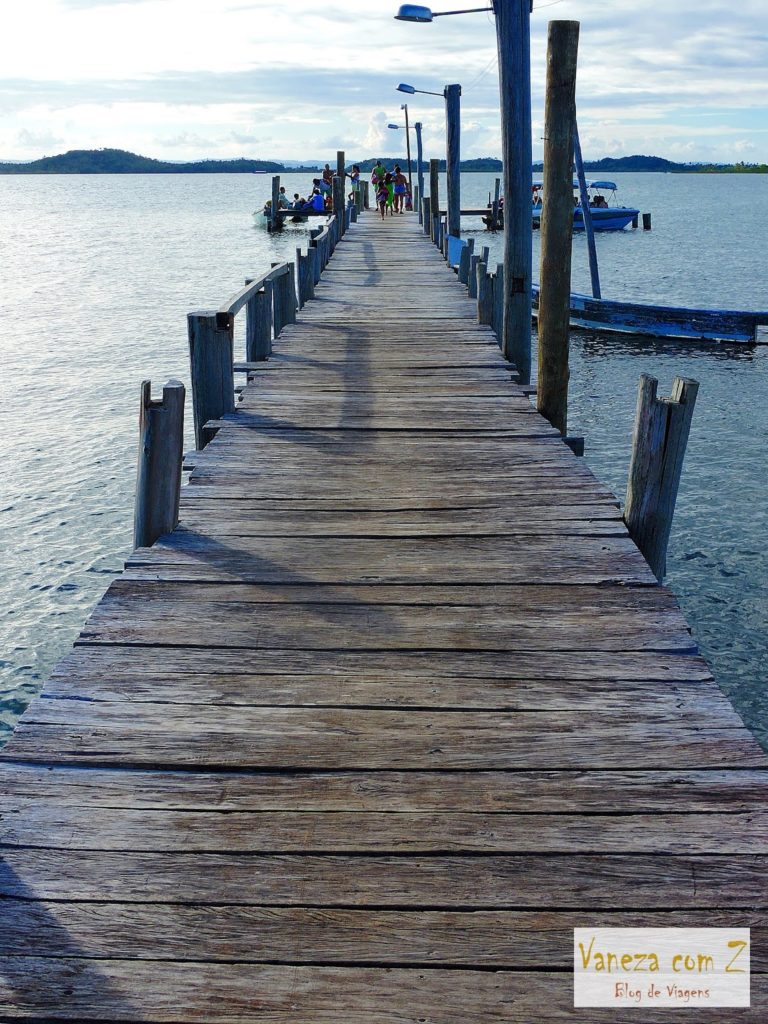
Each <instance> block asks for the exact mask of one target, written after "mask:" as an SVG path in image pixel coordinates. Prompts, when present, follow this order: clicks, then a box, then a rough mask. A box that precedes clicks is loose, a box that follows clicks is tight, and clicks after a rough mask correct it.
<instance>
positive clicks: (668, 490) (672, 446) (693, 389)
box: [624, 373, 699, 582]
mask: <svg viewBox="0 0 768 1024" xmlns="http://www.w3.org/2000/svg"><path fill="white" fill-rule="evenodd" d="M657 387H658V381H657V380H656V378H655V377H651V376H650V375H648V374H645V373H644V374H643V375H642V376H641V377H640V386H639V389H638V395H637V414H636V417H635V432H634V436H633V438H632V459H631V462H630V466H629V479H628V481H627V497H626V501H625V503H624V520H625V522H626V524H627V529H628V530H629V533H630V536H631V537H632V539H633V540H634V542H635V543H636V544H637V546H638V547H639V548H640V551H641V552H642V553H643V555H645V558H646V559H647V561H648V564H649V565H650V567H651V570H652V571H653V573H654V575H655V576H656V579H657V580H659V582H661V580H662V579H663V578H664V574H665V572H666V571H667V544H668V542H669V533H670V529H671V527H672V516H673V515H674V511H675V501H676V499H677V490H678V486H679V484H680V474H681V472H682V468H683V458H684V456H685V446H686V444H687V442H688V435H689V433H690V429H691V420H692V418H693V409H694V405H695V404H696V395H697V393H698V389H699V385H698V382H697V381H695V380H687V379H685V378H681V377H676V378H675V382H674V384H673V386H672V397H671V398H662V399H658V398H657V397H656V389H657Z"/></svg>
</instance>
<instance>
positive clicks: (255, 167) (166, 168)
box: [0, 149, 768, 174]
mask: <svg viewBox="0 0 768 1024" xmlns="http://www.w3.org/2000/svg"><path fill="white" fill-rule="evenodd" d="M333 156H334V157H335V154H333ZM395 160H397V161H398V162H399V163H400V164H401V165H403V166H405V163H406V159H405V157H397V158H394V159H392V160H390V161H388V162H395ZM356 162H357V163H358V164H359V166H360V169H361V171H363V172H367V171H370V170H372V168H373V166H374V164H375V163H376V161H375V159H372V158H369V159H367V160H358V161H356ZM329 163H330V164H331V166H332V167H333V166H335V161H334V160H333V159H331V158H330V157H329ZM351 163H352V161H347V166H350V164H351ZM412 163H413V161H412ZM584 168H585V170H587V171H590V172H595V171H597V172H600V173H604V172H608V173H611V174H613V173H615V172H617V171H619V172H620V171H655V172H665V173H667V174H768V164H746V163H743V162H739V163H735V164H712V163H685V164H681V163H675V162H674V161H673V160H665V159H664V158H663V157H660V156H622V157H603V158H602V159H601V160H587V161H585V163H584ZM319 169H320V165H318V164H307V165H306V166H294V165H291V166H286V165H285V164H282V163H279V162H277V161H274V160H246V159H244V158H240V159H238V160H195V161H192V162H190V163H174V162H173V161H170V160H155V159H153V158H152V157H148V156H138V155H137V154H136V153H129V152H127V151H126V150H123V149H71V150H69V152H67V153H61V154H59V155H58V156H45V157H42V159H40V160H32V161H30V162H29V163H0V174H294V173H302V172H304V171H307V172H314V171H318V170H319ZM461 169H462V170H463V171H485V172H488V173H490V172H498V173H501V170H502V164H501V160H497V159H496V158H495V157H490V156H486V157H477V158H475V159H472V160H462V161H461ZM440 170H441V171H444V170H445V160H441V161H440ZM541 170H542V164H541V163H535V164H534V165H533V171H534V172H540V171H541Z"/></svg>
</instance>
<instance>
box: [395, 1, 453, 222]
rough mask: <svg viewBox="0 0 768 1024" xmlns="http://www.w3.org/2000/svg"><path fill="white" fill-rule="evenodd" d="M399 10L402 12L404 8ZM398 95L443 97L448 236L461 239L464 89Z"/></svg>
mask: <svg viewBox="0 0 768 1024" xmlns="http://www.w3.org/2000/svg"><path fill="white" fill-rule="evenodd" d="M400 10H403V8H402V7H401V8H400ZM397 89H398V92H405V93H408V94H409V95H411V96H412V95H413V94H414V93H417V92H418V93H423V94H424V95H425V96H442V97H443V99H444V100H445V178H446V190H447V192H448V234H449V235H451V236H453V237H454V238H460V237H461V86H460V85H446V87H445V88H444V89H443V91H442V93H439V92H431V91H430V90H429V89H417V88H416V87H415V86H413V85H408V84H407V83H405V82H401V83H400V85H398V87H397Z"/></svg>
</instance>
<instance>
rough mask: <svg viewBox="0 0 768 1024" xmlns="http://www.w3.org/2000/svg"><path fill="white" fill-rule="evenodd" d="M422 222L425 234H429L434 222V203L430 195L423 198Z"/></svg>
mask: <svg viewBox="0 0 768 1024" xmlns="http://www.w3.org/2000/svg"><path fill="white" fill-rule="evenodd" d="M421 223H422V226H423V228H424V234H425V235H428V234H429V226H430V224H431V223H432V203H431V201H430V198H429V196H424V197H423V198H422V200H421Z"/></svg>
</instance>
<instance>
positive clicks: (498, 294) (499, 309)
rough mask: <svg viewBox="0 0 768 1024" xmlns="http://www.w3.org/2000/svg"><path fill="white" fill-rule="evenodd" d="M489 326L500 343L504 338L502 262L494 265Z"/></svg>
mask: <svg viewBox="0 0 768 1024" xmlns="http://www.w3.org/2000/svg"><path fill="white" fill-rule="evenodd" d="M491 326H492V327H493V333H494V334H495V335H496V341H498V343H499V345H501V343H502V341H503V340H504V264H503V263H498V264H497V265H496V278H495V280H494V285H493V314H492V317H491Z"/></svg>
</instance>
